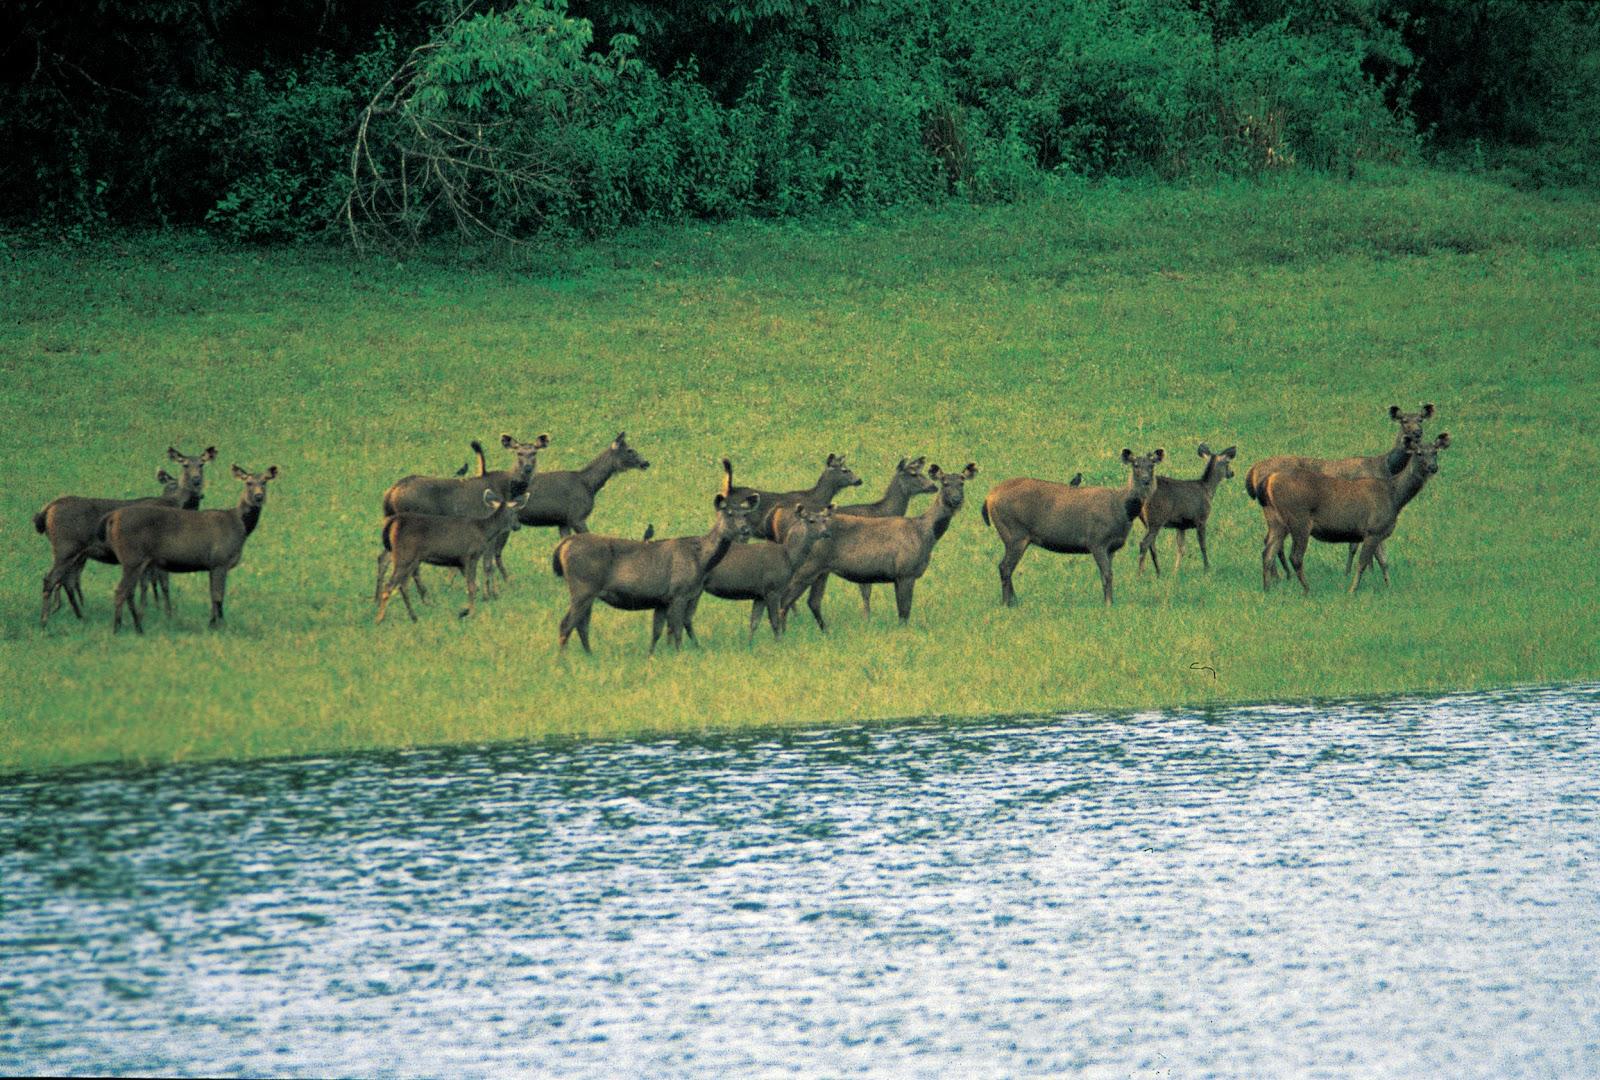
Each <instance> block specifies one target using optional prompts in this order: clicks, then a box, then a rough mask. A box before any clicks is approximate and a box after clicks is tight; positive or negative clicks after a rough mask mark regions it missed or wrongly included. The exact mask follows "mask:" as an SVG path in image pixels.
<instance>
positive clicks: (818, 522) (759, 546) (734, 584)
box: [646, 507, 834, 644]
mask: <svg viewBox="0 0 1600 1080" xmlns="http://www.w3.org/2000/svg"><path fill="white" fill-rule="evenodd" d="M789 513H791V514H792V515H793V521H792V524H789V525H788V526H787V527H786V528H785V530H784V536H783V540H782V542H779V541H777V540H757V541H755V542H754V543H750V544H736V545H734V546H733V547H731V548H729V549H728V553H727V554H726V555H724V556H723V557H722V559H721V561H719V562H718V563H717V565H716V566H714V567H713V568H712V569H711V572H710V573H709V574H707V575H706V584H705V589H704V590H703V591H704V592H707V593H710V594H711V595H712V596H715V597H717V598H719V599H722V600H749V601H751V604H750V643H751V644H754V643H755V640H756V627H758V626H760V625H761V613H762V612H763V611H765V612H766V614H767V621H768V622H769V623H771V624H772V639H773V640H774V641H776V640H778V639H779V638H781V637H782V636H783V632H784V630H785V629H787V627H788V618H787V612H786V611H785V609H784V606H783V602H784V599H785V598H786V596H787V594H788V589H789V586H790V584H791V583H792V582H793V581H794V577H795V573H796V571H798V570H799V569H800V567H801V564H803V563H804V562H805V558H806V556H807V555H808V554H810V552H811V549H812V547H813V546H814V545H815V544H817V543H818V542H819V541H823V540H826V539H827V538H828V536H829V535H830V531H829V530H830V528H831V522H832V520H833V515H834V511H833V510H832V509H830V508H828V507H823V508H822V509H821V510H806V509H803V508H796V509H794V510H792V511H789ZM646 539H649V538H648V537H646ZM699 606H700V598H699V597H698V596H697V597H695V599H694V600H693V601H691V602H690V604H689V610H688V612H687V613H686V615H685V617H684V621H683V629H684V632H685V633H687V634H688V635H689V640H690V641H694V640H695V636H694V613H695V610H696V609H697V608H698V607H699Z"/></svg>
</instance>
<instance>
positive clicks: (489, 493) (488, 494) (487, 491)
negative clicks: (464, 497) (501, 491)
mask: <svg viewBox="0 0 1600 1080" xmlns="http://www.w3.org/2000/svg"><path fill="white" fill-rule="evenodd" d="M494 500H495V491H494V488H492V487H486V488H484V489H483V505H485V506H493V505H494Z"/></svg>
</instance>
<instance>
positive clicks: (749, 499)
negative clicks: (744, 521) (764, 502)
mask: <svg viewBox="0 0 1600 1080" xmlns="http://www.w3.org/2000/svg"><path fill="white" fill-rule="evenodd" d="M760 505H761V496H760V495H757V494H756V493H755V492H751V493H750V494H749V495H746V496H745V497H744V501H743V502H741V503H740V504H739V509H740V510H743V511H744V512H745V513H747V514H753V513H755V510H756V507H758V506H760Z"/></svg>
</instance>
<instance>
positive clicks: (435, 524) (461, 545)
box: [377, 489, 528, 623]
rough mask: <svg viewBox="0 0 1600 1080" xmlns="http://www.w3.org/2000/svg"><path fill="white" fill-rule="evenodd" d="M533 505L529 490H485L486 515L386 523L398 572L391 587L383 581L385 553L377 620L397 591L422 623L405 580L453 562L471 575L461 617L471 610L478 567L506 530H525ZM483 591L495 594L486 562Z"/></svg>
mask: <svg viewBox="0 0 1600 1080" xmlns="http://www.w3.org/2000/svg"><path fill="white" fill-rule="evenodd" d="M527 504H528V493H527V492H526V491H524V492H523V493H522V494H520V495H518V496H516V497H515V498H512V499H502V498H500V497H499V496H498V495H496V494H495V493H494V492H493V491H492V490H487V489H486V490H485V491H484V493H483V505H484V506H486V507H488V508H489V513H488V515H487V516H484V517H477V518H464V517H455V516H452V515H447V514H395V515H393V516H392V517H389V518H386V519H385V520H384V523H383V548H384V552H385V553H386V554H387V553H392V554H393V556H394V573H393V574H392V575H391V576H390V578H389V584H388V586H387V587H384V585H383V569H384V561H385V558H384V555H379V556H378V618H377V621H378V622H380V623H381V622H382V621H383V617H384V614H385V613H386V612H387V611H388V608H389V600H390V599H391V598H392V597H393V596H394V594H395V592H396V591H398V592H399V593H400V599H401V600H402V601H404V603H405V605H406V614H407V615H410V616H411V621H412V622H416V621H417V613H416V611H415V610H413V609H412V607H411V597H409V596H407V595H406V582H407V581H415V580H416V574H417V570H418V569H419V568H420V567H421V566H422V565H423V564H424V563H427V564H428V565H429V566H452V567H455V568H457V569H459V570H460V571H461V573H462V574H463V575H464V576H465V577H466V579H467V606H466V607H465V608H463V609H462V610H461V613H460V615H461V618H463V619H464V618H466V617H467V616H469V615H471V614H472V611H473V608H474V607H475V606H476V604H477V599H478V588H477V583H478V565H479V564H480V563H481V562H482V561H483V560H485V559H490V558H493V556H494V551H495V546H496V545H497V544H498V543H499V542H500V541H501V540H503V539H505V536H506V534H507V533H509V532H511V531H512V530H514V529H517V528H520V527H521V526H520V525H519V523H518V521H517V515H518V514H519V513H520V512H521V511H522V509H523V508H524V507H525V506H527ZM483 591H484V594H485V595H486V596H488V597H489V598H490V599H493V598H494V575H493V574H492V573H490V572H489V570H488V568H487V566H486V567H485V569H484V573H483Z"/></svg>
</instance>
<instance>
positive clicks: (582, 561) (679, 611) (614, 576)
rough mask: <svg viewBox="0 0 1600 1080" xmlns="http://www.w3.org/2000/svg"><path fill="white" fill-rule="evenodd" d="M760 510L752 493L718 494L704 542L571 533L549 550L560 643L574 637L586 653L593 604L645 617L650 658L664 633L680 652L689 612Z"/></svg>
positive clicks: (687, 538)
mask: <svg viewBox="0 0 1600 1080" xmlns="http://www.w3.org/2000/svg"><path fill="white" fill-rule="evenodd" d="M759 503H760V499H759V497H758V496H756V495H754V494H751V495H747V496H745V497H743V498H741V499H739V500H737V501H734V500H731V499H729V498H728V497H727V496H725V495H722V494H718V495H717V497H716V499H715V500H714V501H713V503H712V505H713V506H714V507H715V509H716V518H715V519H714V520H713V521H712V523H711V530H710V531H709V532H707V533H706V534H705V535H704V536H680V537H674V538H672V539H669V540H630V539H625V538H623V537H620V536H601V535H598V534H596V533H588V532H585V533H573V534H572V535H571V536H568V537H566V538H565V539H563V540H561V541H560V542H559V543H558V544H556V549H555V552H554V553H553V554H552V555H551V558H550V567H551V569H552V570H554V571H555V575H556V577H559V578H565V579H566V582H567V593H568V598H569V600H570V603H569V605H568V607H567V613H566V614H565V615H563V616H562V617H561V630H560V644H561V648H563V649H565V648H566V647H567V638H569V637H571V636H572V632H573V631H574V630H576V631H577V632H578V640H579V641H580V642H582V644H583V651H584V652H590V651H591V650H590V648H589V618H590V616H591V615H592V614H593V613H594V603H595V601H596V600H600V601H603V602H605V603H606V604H609V605H610V606H611V607H614V608H617V609H618V610H621V611H646V610H648V611H650V612H652V613H653V617H652V623H651V628H650V653H651V655H654V653H655V651H656V643H657V642H658V641H660V640H661V630H662V627H663V626H665V627H666V628H667V630H668V637H669V638H670V640H671V641H672V645H673V648H675V649H678V648H681V647H682V641H683V626H684V622H685V620H686V617H687V612H688V610H689V606H690V605H691V604H692V603H693V602H694V601H695V599H696V598H697V597H698V596H699V595H700V590H701V589H702V588H703V587H704V586H705V580H706V575H707V574H709V573H711V571H712V570H713V569H715V567H716V565H717V563H718V562H720V561H721V560H722V558H723V557H724V556H725V555H727V553H728V549H729V548H730V547H732V546H733V545H734V544H736V543H743V542H744V541H746V540H748V539H750V515H751V514H752V513H753V512H754V511H755V510H756V508H757V506H758V505H759Z"/></svg>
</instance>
